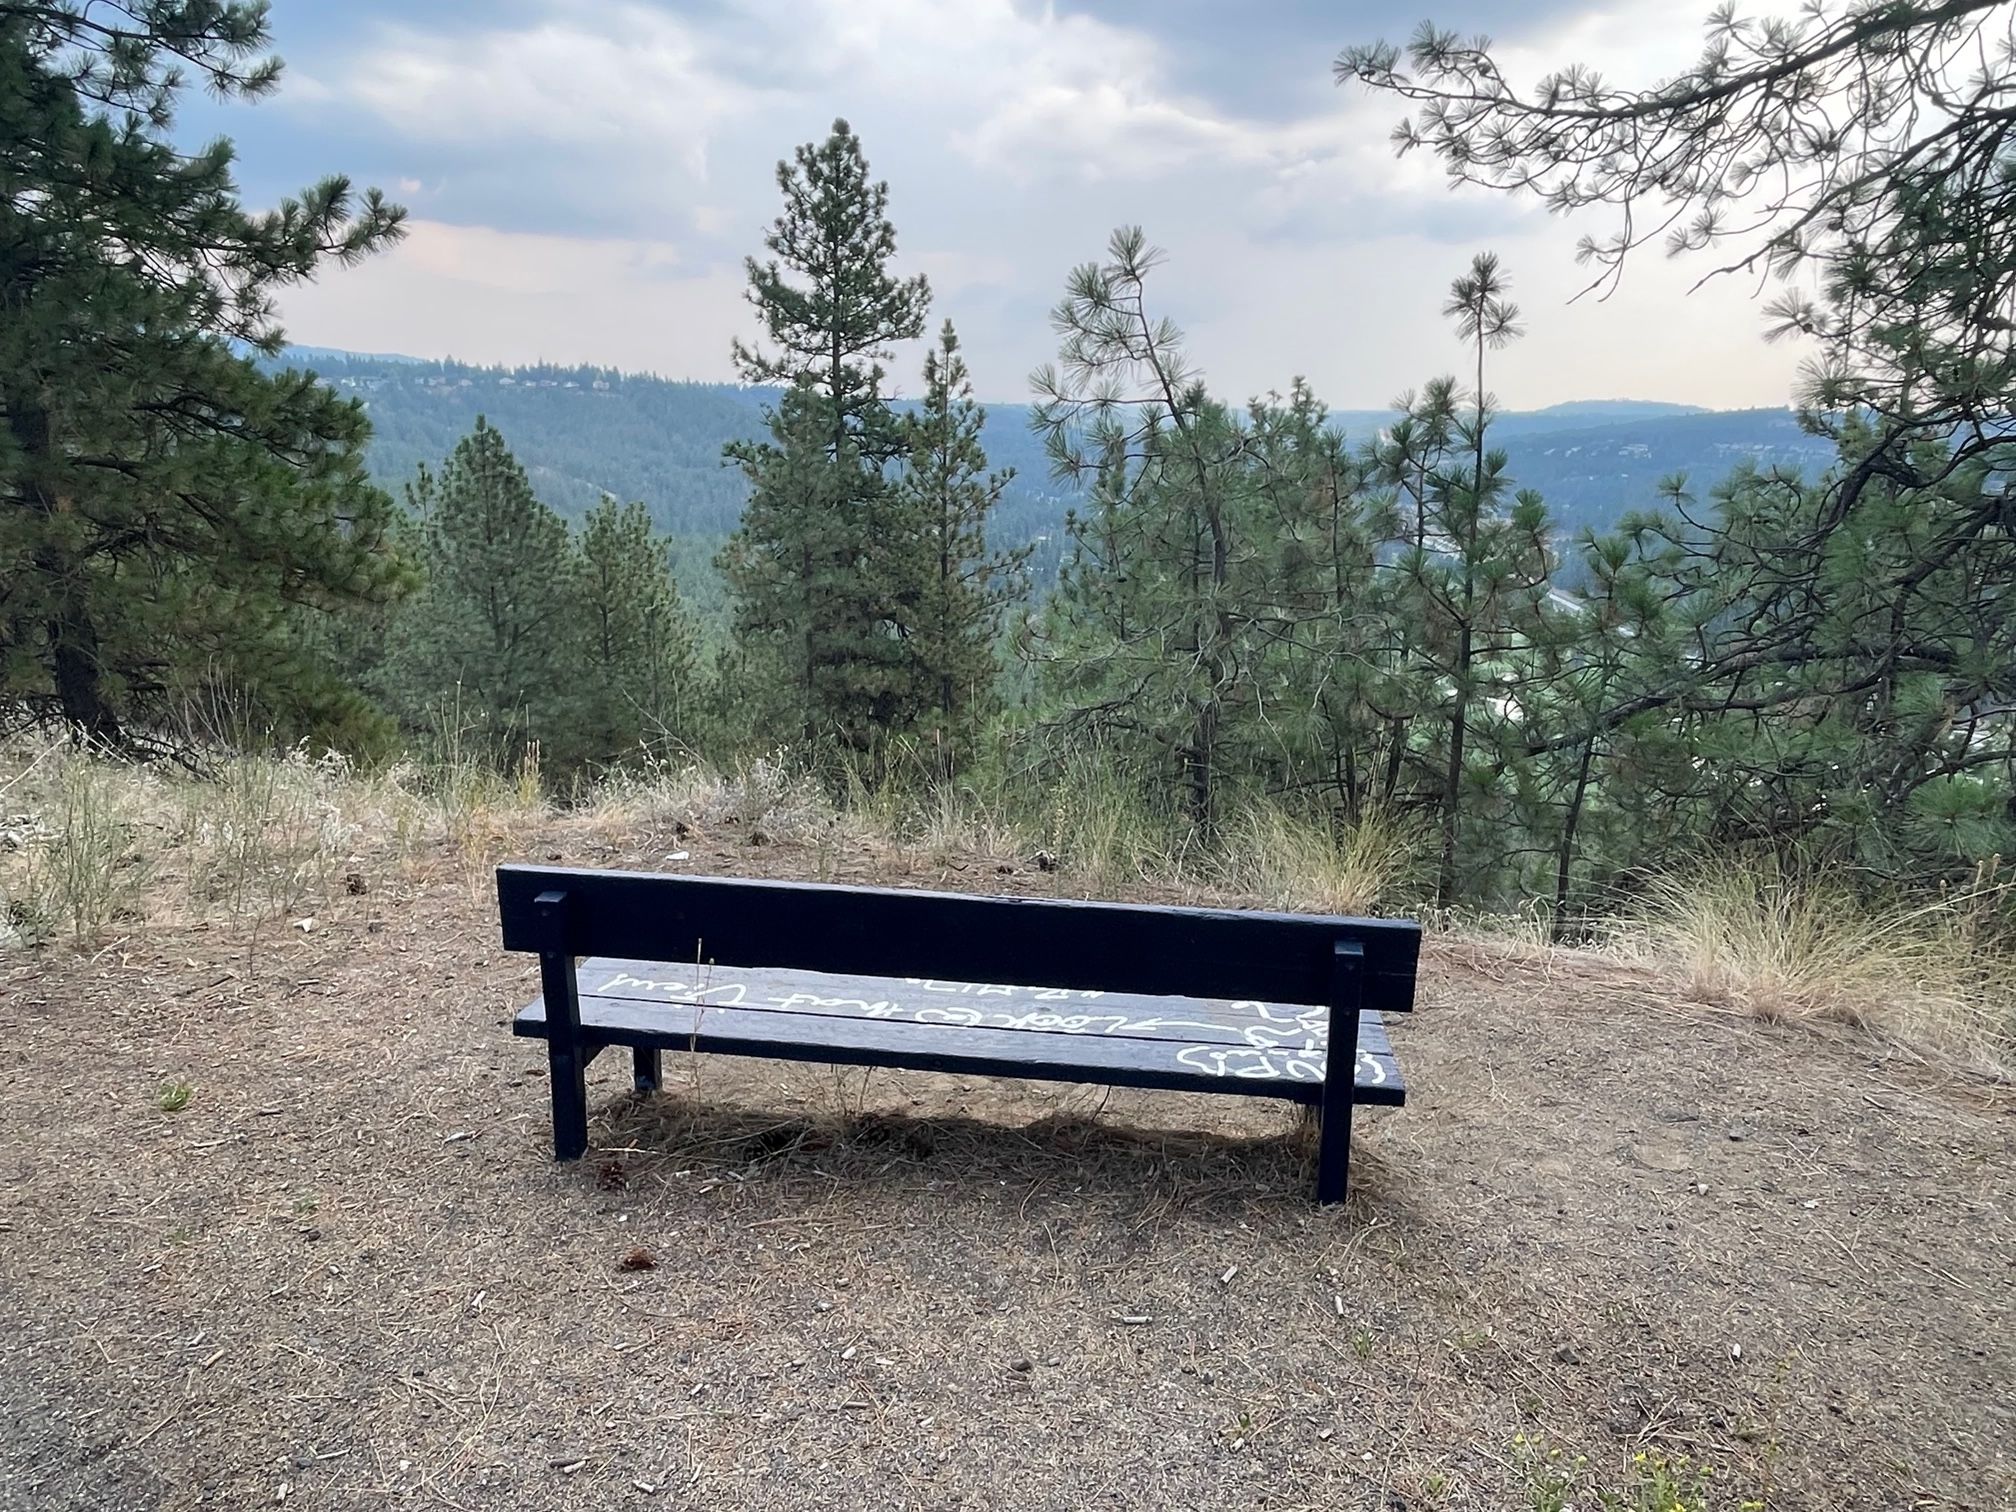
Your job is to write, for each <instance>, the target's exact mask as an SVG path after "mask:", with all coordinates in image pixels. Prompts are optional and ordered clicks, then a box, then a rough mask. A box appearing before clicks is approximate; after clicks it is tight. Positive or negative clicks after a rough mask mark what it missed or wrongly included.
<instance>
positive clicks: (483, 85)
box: [344, 3, 765, 180]
mask: <svg viewBox="0 0 2016 1512" xmlns="http://www.w3.org/2000/svg"><path fill="white" fill-rule="evenodd" d="M344 90H345V92H346V93H347V94H348V95H349V97H350V98H351V99H353V100H354V101H356V102H357V103H359V104H361V105H363V106H364V107H366V108H367V109H369V110H371V111H373V112H375V113H376V114H377V115H378V116H379V117H381V118H382V119H383V120H384V121H386V122H388V123H389V124H391V125H393V126H395V127H397V128H398V129H400V130H401V131H406V132H410V133H414V134H416V135H418V136H420V137H422V138H424V139H426V140H429V141H436V142H456V143H462V144H491V145H495V146H496V147H498V148H499V149H500V150H505V151H508V150H509V144H510V143H512V142H514V141H524V140H527V139H530V140H534V141H539V142H544V143H561V144H567V145H572V146H577V147H583V148H588V149H591V150H594V151H607V150H610V149H614V150H615V151H616V152H617V153H618V154H619V155H621V156H622V157H624V158H633V157H647V156H648V157H652V158H655V159H657V160H659V161H665V160H670V161H673V162H676V163H679V164H680V165H682V166H683V167H684V169H685V171H686V172H687V173H688V174H689V175H690V176H691V177H693V178H695V179H702V180H704V179H705V177H706V173H707V147H708V143H709V141H710V139H711V138H712V136H713V134H714V133H715V132H717V131H719V130H721V129H722V128H723V127H725V126H727V125H729V124H731V123H733V122H735V121H737V120H739V119H743V118H745V117H747V116H748V115H750V114H751V113H752V112H754V111H755V110H756V109H757V108H758V107H759V106H760V105H761V103H762V101H763V99H764V94H765V92H764V91H762V90H760V89H755V88H751V87H749V86H747V85H745V84H741V83H738V82H736V81H735V80H733V79H730V78H728V77H725V76H724V75H722V74H721V73H720V72H718V71H717V70H716V69H715V68H714V67H713V66H712V63H711V61H710V59H709V58H708V56H707V53H706V49H705V46H704V39H703V38H702V37H700V36H699V35H698V34H696V33H695V32H694V31H693V30H692V29H691V28H690V27H689V26H687V25H686V24H685V23H684V22H682V21H680V20H678V19H677V18H676V17H674V16H671V15H668V14H666V13H665V12H663V11H659V10H655V9H652V8H651V7H649V6H645V5H636V4H625V3H616V4H607V5H597V6H596V7H594V8H593V9H577V10H575V11H573V12H572V13H569V12H567V11H565V10H562V9H557V8H556V10H555V11H554V13H553V14H552V15H551V16H549V17H548V18H547V19H546V20H544V21H541V22H540V23H538V24H537V25H534V26H530V27H525V28H522V29H516V30H513V29H508V28H497V29H494V30H489V31H478V32H475V33H466V32H448V31H425V30H422V29H420V28H419V27H417V26H413V25H406V24H402V25H397V26H392V27H387V28H385V29H384V30H383V31H382V32H381V33H380V35H379V37H378V39H377V44H376V45H375V46H374V47H372V48H370V49H369V50H368V51H366V52H365V53H364V54H362V55H361V56H360V57H358V58H357V59H356V60H355V63H354V66H353V67H352V68H351V70H350V71H349V74H348V76H347V78H346V80H345V83H344Z"/></svg>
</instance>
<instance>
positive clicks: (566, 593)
mask: <svg viewBox="0 0 2016 1512" xmlns="http://www.w3.org/2000/svg"><path fill="white" fill-rule="evenodd" d="M409 497H410V499H411V504H412V508H413V510H414V513H415V515H416V516H417V529H418V531H419V535H420V540H421V560H422V564H423V566H424V567H425V569H426V575H427V581H426V586H425V587H424V588H423V589H422V590H421V591H420V592H419V593H418V594H417V595H416V596H415V597H414V598H413V600H412V601H411V602H410V603H409V604H408V605H407V606H406V607H405V608H404V609H403V610H402V611H401V613H400V615H399V616H398V620H397V626H396V631H395V634H396V640H397V647H396V650H395V652H394V654H393V657H392V662H391V666H390V667H389V669H388V673H387V677H388V683H389V688H390V692H391V695H392V697H393V699H394V700H395V701H396V702H397V704H398V705H399V706H400V708H401V710H402V712H403V713H404V714H405V716H406V718H407V720H408V722H409V724H413V725H417V726H421V727H424V725H425V723H426V722H427V721H428V720H430V719H433V718H435V717H438V715H439V713H440V711H441V710H442V709H444V708H448V707H452V708H453V709H455V710H457V711H459V716H460V717H462V718H465V719H468V720H470V721H473V722H475V723H476V724H477V725H478V726H479V728H480V729H481V730H482V731H483V733H484V735H485V736H486V737H487V739H488V740H489V741H490V742H491V744H492V746H493V749H494V750H495V751H496V753H497V754H499V755H505V754H509V753H511V752H513V751H515V750H516V749H517V748H519V747H520V746H521V745H522V744H523V743H524V742H525V741H527V740H535V739H539V740H544V739H550V738H553V737H559V738H560V739H561V740H562V741H563V742H564V741H565V740H566V738H567V735H568V730H567V727H566V721H565V720H564V718H563V716H564V714H565V712H566V711H567V709H568V707H569V705H570V703H571V702H572V699H573V696H574V693H575V685H574V683H573V681H572V678H571V676H570V673H571V672H572V671H573V669H574V667H575V665H576V663H575V659H574V653H573V646H572V641H573V638H574V637H575V636H576V635H578V633H579V625H580V619H581V616H580V613H579V605H578V604H577V603H576V602H575V600H574V597H573V593H572V589H573V587H574V583H573V582H572V581H571V579H572V578H573V577H574V573H573V572H572V571H571V570H570V568H571V566H572V562H573V556H572V548H571V544H570V542H569V540H568V536H567V526H566V523H565V522H564V521H563V520H561V518H560V517H559V516H558V515H557V514H555V513H554V512H553V511H552V510H551V509H550V508H548V507H547V506H546V505H545V504H543V503H541V502H540V501H539V499H538V498H537V496H536V495H534V494H533V492H532V485H531V484H530V483H529V482H528V481H527V480H526V477H525V470H524V469H523V468H522V467H520V466H519V465H518V461H517V459H516V458H515V457H513V456H512V455H511V452H510V449H509V448H508V447H507V446H506V445H505V444H504V438H503V436H502V435H500V434H499V433H498V432H497V431H496V430H495V429H494V428H493V427H492V426H490V425H489V424H488V423H487V422H486V421H484V420H483V419H482V418H480V417H479V418H478V419H477V421H476V429H475V430H474V431H472V432H471V433H470V434H469V435H468V436H465V437H464V438H463V439H462V441H461V442H459V443H458V444H457V445H456V447H455V451H454V454H453V455H452V456H450V457H449V458H448V461H447V463H446V465H444V466H443V467H442V469H441V471H440V473H439V474H438V475H429V474H427V473H424V472H423V473H422V474H421V477H420V480H419V482H418V483H417V485H416V486H415V488H414V489H413V491H412V493H411V494H410V496H409Z"/></svg>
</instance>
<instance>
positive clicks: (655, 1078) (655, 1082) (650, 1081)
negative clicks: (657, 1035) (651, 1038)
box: [630, 1045, 665, 1092]
mask: <svg viewBox="0 0 2016 1512" xmlns="http://www.w3.org/2000/svg"><path fill="white" fill-rule="evenodd" d="M630 1064H631V1066H632V1068H633V1069H634V1071H635V1073H636V1078H635V1083H636V1087H637V1090H638V1091H639V1092H656V1091H657V1090H658V1089H659V1088H660V1087H662V1086H664V1085H665V1065H664V1053H663V1052H662V1051H661V1050H659V1048H658V1047H657V1046H656V1045H653V1046H651V1048H650V1049H648V1050H647V1049H644V1048H643V1047H641V1046H640V1047H639V1048H637V1049H635V1050H632V1051H631V1052H630Z"/></svg>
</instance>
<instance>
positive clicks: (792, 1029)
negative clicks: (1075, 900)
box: [513, 959, 1406, 1106]
mask: <svg viewBox="0 0 2016 1512" xmlns="http://www.w3.org/2000/svg"><path fill="white" fill-rule="evenodd" d="M696 976H697V980H696ZM579 981H580V984H581V995H580V1002H581V1029H582V1037H583V1039H584V1041H587V1042H589V1043H594V1044H625V1045H633V1046H644V1047H648V1046H652V1045H656V1046H660V1047H665V1048H672V1049H693V1050H699V1051H706V1052H712V1053H717V1054H729V1055H758V1056H768V1057H773V1058H776V1059H783V1060H808V1061H819V1062H842V1063H847V1064H853V1065H882V1066H899V1067H906V1068H910V1069H920V1070H939V1071H955V1072H963V1073H967V1074H974V1075H989V1076H1018V1077H1027V1078H1033V1079H1049V1080H1066V1081H1094V1082H1104V1083H1109V1084H1112V1085H1116V1086H1136V1087H1157V1088H1166V1089H1172V1090H1180V1091H1202V1092H1238V1093H1241V1094H1244V1095H1248V1096H1261V1097H1280V1098H1286V1099H1289V1100H1291V1101H1295V1102H1305V1103H1314V1102H1317V1101H1319V1100H1320V1099H1321V1096H1322V1088H1323V1071H1324V1064H1325V1059H1326V1056H1325V1040H1326V1038H1327V1023H1328V1018H1327V1012H1326V1010H1324V1009H1321V1008H1305V1007H1299V1006H1291V1005H1282V1004H1262V1003H1252V1002H1247V1003H1228V1002H1222V1001H1221V1002H1212V1001H1207V1000H1202V999H1197V998H1176V997H1146V996H1141V995H1138V994H1120V993H1105V994H1088V993H1082V992H1062V991H1056V990H1049V989H1036V988H1027V987H1015V986H995V985H982V984H972V983H954V982H922V981H918V980H916V979H905V978H888V977H841V976H835V975H830V974H827V973H821V972H807V971H787V970H782V969H778V968H751V969H742V968H732V967H719V966H710V967H706V968H701V969H700V970H699V971H698V972H697V973H696V972H695V969H694V968H691V967H687V968H680V967H676V966H666V965H662V964H652V963H649V962H643V961H626V960H613V959H592V960H588V961H585V962H583V963H582V964H581V966H580V968H579ZM513 1028H514V1031H515V1032H516V1033H518V1034H520V1035H525V1036H530V1037H539V1038H543V1037H544V1036H545V1034H546V1032H547V1031H546V1017H545V1006H544V1003H543V1000H539V999H535V1000H534V1001H533V1002H532V1003H531V1004H530V1005H529V1006H528V1007H526V1008H525V1009H524V1010H523V1011H522V1012H521V1013H520V1014H519V1015H518V1017H517V1020H516V1022H515V1024H514V1026H513ZM1357 1051H1358V1054H1357V1066H1356V1076H1355V1077H1354V1082H1355V1100H1356V1101H1358V1102H1361V1103H1374V1104H1388V1105H1394V1106H1397V1105H1399V1104H1401V1103H1402V1102H1404V1100H1405V1097H1406V1085H1405V1082H1404V1081H1403V1080H1402V1078H1401V1074H1400V1067H1399V1064H1398V1062H1397V1061H1396V1060H1395V1058H1394V1055H1393V1049H1392V1045H1391V1044H1390V1042H1389V1041H1388V1040H1387V1037H1386V1028H1385V1024H1384V1021H1383V1020H1382V1019H1381V1017H1380V1015H1379V1014H1378V1012H1376V1011H1373V1010H1368V1011H1366V1012H1364V1013H1363V1014H1362V1015H1361V1016H1360V1020H1359V1038H1358V1045H1357Z"/></svg>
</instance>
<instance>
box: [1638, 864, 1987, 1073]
mask: <svg viewBox="0 0 2016 1512" xmlns="http://www.w3.org/2000/svg"><path fill="white" fill-rule="evenodd" d="M2006 892H2007V888H2006V886H2005V885H1998V884H1995V883H1993V882H1992V881H1988V882H1984V883H1983V884H1982V885H1980V886H1977V887H1974V888H1969V889H1960V890H1952V891H1948V892H1944V893H1941V894H1940V895H1939V896H1937V897H1935V898H1932V899H1931V900H1929V901H1920V902H1900V903H1894V904H1890V905H1887V906H1884V905H1871V904H1869V903H1866V902H1863V901H1862V900H1860V899H1858V898H1857V897H1856V896H1855V895H1854V894H1853V893H1851V892H1850V891H1849V890H1848V889H1847V888H1845V887H1842V886H1839V885H1838V884H1834V883H1830V882H1829V881H1827V880H1826V879H1824V878H1814V877H1803V876H1798V875H1794V874H1792V873H1789V872H1787V871H1785V870H1784V869H1783V868H1781V867H1779V866H1777V865H1775V864H1772V863H1769V862H1730V863H1725V864H1720V865H1716V864H1709V865H1705V866H1702V867H1698V868H1695V869H1694V870H1691V871H1689V872H1688V873H1686V874H1684V875H1674V876H1670V877H1667V878H1665V879H1664V880H1662V881H1661V882H1660V883H1658V884H1657V885H1656V886H1655V887H1654V888H1653V889H1652V892H1651V895H1650V898H1649V900H1648V902H1647V903H1646V905H1645V906H1644V907H1643V908H1642V909H1641V910H1640V911H1639V912H1638V913H1637V914H1636V916H1635V917H1633V918H1631V919H1629V920H1628V921H1626V922H1625V923H1624V924H1623V925H1622V927H1621V928H1620V929H1619V930H1618V931H1616V933H1615V935H1614V936H1613V945H1614V947H1615V948H1617V949H1618V950H1620V951H1622V952H1623V953H1624V954H1627V955H1634V956H1637V957H1638V958H1640V959H1643V960H1645V961H1646V962H1647V963H1648V964H1652V965H1655V966H1662V967H1665V968H1667V969H1669V970H1671V971H1673V972H1676V973H1679V974H1681V975H1682V976H1683V978H1684V980H1685V982H1686V983H1687V988H1688V991H1690V992H1691V993H1692V994H1693V995H1694V996H1696V997H1698V998H1700V999H1701V1000H1703V1001H1705V1002H1710V1003H1715V1004H1720V1005H1724V1006H1728V1007H1732V1008H1737V1009H1740V1010H1742V1011H1744V1012H1747V1013H1751V1014H1754V1015H1756V1016H1757V1017H1759V1018H1762V1019H1765V1020H1767V1021H1770V1022H1780V1023H1805V1024H1813V1023H1845V1024H1852V1025H1854V1026H1856V1027H1857V1028H1860V1029H1863V1030H1866V1031H1869V1032H1871V1033H1874V1034H1876V1035H1879V1036H1881V1037H1882V1038H1884V1039H1887V1040H1890V1041H1892V1042H1894V1043H1895V1044H1897V1045H1899V1046H1902V1047H1905V1048H1907V1049H1909V1050H1912V1051H1914V1052H1917V1053H1919V1054H1922V1055H1925V1056H1928V1057H1934V1058H1937V1059H1939V1060H1941V1061H1945V1062H1948V1063H1951V1064H1955V1065H1959V1066H1963V1067H1966V1068H1967V1069H1970V1070H1973V1071H1977V1072H1981V1073H1984V1074H1988V1075H1992V1076H2004V1077H2006V1076H2008V1075H2010V1074H2011V1073H2012V1070H2016V959H2012V957H2011V956H2010V954H2009V953H2008V950H2007V947H2006V944H2005V942H2003V941H2002V940H2001V939H2000V938H1999V937H1998V936H1999V931H1998V930H1997V928H1996V919H1997V917H1998V914H1999V912H2000V911H2001V910H2002V909H2003V908H2004V907H2005V906H2006V902H2007V898H2006Z"/></svg>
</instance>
